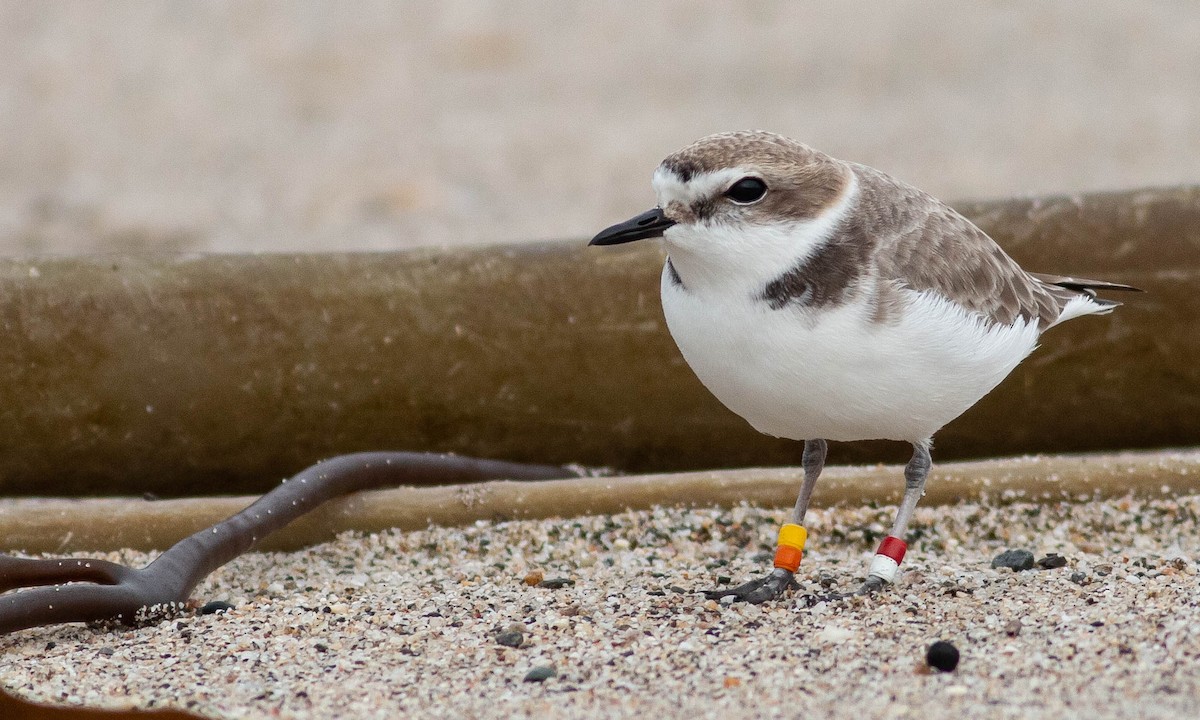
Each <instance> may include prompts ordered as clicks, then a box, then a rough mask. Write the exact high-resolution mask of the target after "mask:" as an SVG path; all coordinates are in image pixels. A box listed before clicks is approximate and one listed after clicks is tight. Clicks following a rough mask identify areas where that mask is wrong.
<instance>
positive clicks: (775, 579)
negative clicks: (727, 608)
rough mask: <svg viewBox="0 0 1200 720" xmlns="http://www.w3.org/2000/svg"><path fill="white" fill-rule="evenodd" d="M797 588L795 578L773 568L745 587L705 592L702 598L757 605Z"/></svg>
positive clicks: (788, 573) (785, 571)
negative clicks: (730, 600) (731, 599)
mask: <svg viewBox="0 0 1200 720" xmlns="http://www.w3.org/2000/svg"><path fill="white" fill-rule="evenodd" d="M797 587H799V584H798V583H797V582H796V579H795V576H794V575H793V574H792V573H790V572H788V571H787V570H784V569H782V568H775V569H774V570H772V571H771V573H770V574H769V575H767V576H766V577H761V578H758V579H757V580H751V581H750V582H748V583H746V584H745V585H738V586H737V587H735V588H728V589H725V590H706V591H705V592H704V597H706V598H708V599H709V600H718V601H719V600H722V599H723V598H733V599H734V601H735V602H748V603H750V604H752V605H758V604H760V603H764V602H766V601H768V600H774V599H775V598H777V597H779V596H780V595H783V593H784V591H785V590H789V589H794V588H797Z"/></svg>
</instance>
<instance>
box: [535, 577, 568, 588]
mask: <svg viewBox="0 0 1200 720" xmlns="http://www.w3.org/2000/svg"><path fill="white" fill-rule="evenodd" d="M574 584H575V581H574V580H572V579H570V578H547V579H545V580H543V581H541V582H540V583H538V584H537V586H538V587H540V588H549V589H551V590H560V589H562V588H565V587H566V586H568V585H574Z"/></svg>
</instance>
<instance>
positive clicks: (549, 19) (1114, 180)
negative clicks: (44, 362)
mask: <svg viewBox="0 0 1200 720" xmlns="http://www.w3.org/2000/svg"><path fill="white" fill-rule="evenodd" d="M1197 37H1200V6H1197V5H1195V4H1193V3H1186V2H1164V3H1155V4H1152V5H1150V4H1138V5H1130V4H1128V3H1124V2H1120V1H1119V0H1104V1H1096V2H1086V3H1082V2H1081V3H1055V4H1023V5H1011V4H1000V3H995V4H991V3H989V4H985V5H978V4H976V5H972V6H969V7H967V6H963V5H962V4H960V3H952V2H948V1H947V2H932V1H927V0H921V1H913V2H898V3H889V4H886V5H873V6H871V7H869V8H864V7H863V6H860V5H856V4H843V5H839V6H837V7H834V8H823V9H821V10H812V9H809V8H808V7H807V6H804V7H801V6H797V5H795V4H791V3H784V2H775V3H768V2H764V3H738V4H726V3H718V2H671V3H646V2H636V3H634V2H626V3H621V4H617V3H604V4H599V3H562V2H553V3H551V2H546V3H516V4H494V5H487V4H480V3H477V2H470V1H468V0H462V1H461V2H442V3H436V4H393V3H384V2H370V3H367V2H363V3H355V4H354V5H353V6H334V5H326V4H317V3H305V4H283V3H257V2H256V3H243V2H207V3H190V2H161V3H155V4H151V5H147V4H144V3H137V2H132V1H128V2H116V1H114V2H106V3H87V2H56V3H28V2H21V1H20V0H0V253H3V254H25V253H64V252H80V251H143V250H222V251H243V250H283V249H304V250H342V249H368V248H370V249H386V248H395V247H403V246H410V245H420V244H431V243H462V242H471V243H474V242H483V241H496V240H499V241H516V240H529V239H543V238H567V237H571V238H578V237H585V236H588V235H590V234H592V233H593V232H594V231H595V230H596V229H598V228H600V227H603V226H605V225H607V224H609V223H611V222H613V221H615V220H620V219H624V218H625V217H627V216H628V215H630V214H631V213H633V212H636V211H640V210H642V209H644V208H645V207H647V206H648V205H649V204H650V203H651V202H652V197H651V195H650V190H649V187H648V185H649V184H648V178H649V174H650V172H651V170H652V169H653V167H654V165H655V164H656V163H657V162H658V160H659V159H660V158H661V157H662V156H663V155H665V154H666V153H668V152H670V151H672V150H674V149H675V148H677V147H678V146H680V145H682V144H684V143H686V142H689V141H691V140H692V139H694V138H695V137H698V136H700V135H703V134H706V133H709V132H714V131H719V130H726V129H733V128H744V127H760V128H767V129H773V130H777V131H780V132H784V133H787V134H790V135H793V136H796V137H798V138H801V139H804V140H806V141H808V142H810V143H812V144H813V145H815V146H817V147H820V148H822V149H825V150H827V151H829V152H831V153H833V154H835V155H838V156H841V157H845V158H847V159H853V160H859V161H862V162H867V163H869V164H872V165H876V166H878V167H881V168H883V169H885V170H888V171H890V172H893V173H894V174H896V175H898V176H899V177H901V178H904V179H906V180H909V181H911V182H914V183H915V184H917V185H919V186H922V187H924V188H926V189H928V190H930V191H932V192H934V193H935V194H937V195H940V196H943V197H947V198H965V197H979V196H999V195H1009V194H1025V193H1035V192H1051V191H1060V190H1070V191H1076V190H1087V189H1096V188H1117V187H1133V186H1139V185H1145V184H1173V183H1179V182H1196V181H1197V180H1200V174H1198V172H1197V169H1196V168H1197V164H1196V158H1197V157H1200V132H1198V131H1197V121H1196V118H1197V117H1200V93H1197V92H1196V91H1195V89H1196V88H1197V87H1200V43H1197V42H1196V41H1195V38H1197ZM1198 511H1200V498H1197V497H1188V498H1184V499H1180V500H1178V501H1173V500H1159V501H1155V502H1152V503H1141V502H1137V503H1133V502H1129V503H1121V502H1109V503H1090V504H1088V503H1085V504H1078V505H1054V506H1047V507H1038V506H1028V505H1009V506H1005V507H1001V508H984V507H979V506H975V505H962V506H957V507H954V508H941V509H922V510H920V511H919V512H918V515H917V519H918V524H917V538H916V540H915V541H914V543H913V547H912V550H911V551H910V555H909V559H908V560H907V561H906V567H907V573H906V574H905V575H904V576H903V578H902V580H901V582H900V583H899V585H898V586H897V587H895V588H893V589H892V590H891V591H889V592H888V593H886V594H885V595H883V596H881V597H878V598H873V599H870V600H858V601H850V602H836V603H820V604H817V605H815V606H814V607H807V606H806V604H805V603H804V602H803V601H802V600H801V597H800V596H796V597H793V598H791V599H789V600H787V601H785V602H781V603H777V604H774V605H771V606H768V607H765V608H756V607H746V606H732V607H725V606H721V605H718V604H715V603H711V602H707V601H705V600H704V599H703V598H702V597H701V596H699V595H697V594H696V592H695V591H697V590H699V589H703V588H708V587H711V586H713V585H714V584H715V583H717V582H719V581H720V580H721V578H722V576H725V577H729V578H731V579H735V580H741V579H744V578H746V577H748V576H749V575H750V574H752V573H754V572H756V571H758V570H759V569H761V568H762V567H763V566H764V565H765V561H763V560H762V559H761V558H760V559H759V560H753V558H754V556H755V555H756V554H758V553H761V552H762V551H763V550H764V548H766V547H768V546H769V545H770V544H771V541H772V537H773V534H774V532H775V528H776V526H777V523H778V522H779V521H780V520H781V519H782V517H783V514H782V513H781V512H776V511H760V510H751V509H739V510H734V511H715V510H714V511H687V510H662V511H655V512H638V513H629V514H624V515H617V516H613V517H587V518H573V519H566V520H559V521H538V522H532V521H531V522H515V523H507V524H502V525H490V524H483V525H480V526H478V527H475V528H471V529H469V530H466V531H463V530H428V531H422V532H415V533H405V534H400V533H387V534H383V535H377V536H368V537H365V538H363V537H346V538H343V539H342V540H340V541H338V542H335V543H332V544H328V545H323V546H320V547H318V548H315V549H313V550H312V551H310V552H305V553H296V554H279V555H264V554H252V555H249V556H246V557H244V558H241V559H239V560H237V561H235V562H234V563H233V564H231V565H230V566H229V567H227V568H226V569H224V570H222V571H220V572H218V573H217V574H216V575H214V576H213V578H212V579H211V580H210V581H209V582H207V583H206V584H205V585H204V586H203V587H202V588H201V589H200V591H199V592H198V597H202V598H205V599H224V600H228V601H230V602H232V603H234V604H235V605H236V608H235V609H234V610H233V611H232V612H230V613H228V614H226V615H220V616H214V615H205V616H192V615H188V616H181V617H178V618H175V619H172V620H169V621H165V622H161V623H158V624H155V625H151V626H148V627H143V628H140V629H136V630H130V629H117V630H109V629H95V628H85V627H80V626H72V627H60V628H50V629H40V630H31V631H25V632H22V633H18V634H16V635H14V636H11V637H7V638H3V639H0V652H2V655H0V684H3V685H4V686H6V687H10V688H13V689H14V690H15V691H16V692H19V693H20V694H22V695H24V696H27V697H31V698H35V699H40V700H52V699H53V700H59V701H63V702H70V703H81V702H86V703H89V704H106V705H118V704H131V703H132V704H136V705H138V706H143V707H145V706H150V705H154V706H162V705H177V706H180V707H189V708H192V709H194V710H197V711H200V712H203V713H205V714H208V715H211V716H213V717H228V718H236V717H252V718H260V717H263V718H265V717H276V716H279V717H286V718H328V717H336V716H344V717H355V718H375V717H379V718H384V717H388V718H390V717H399V716H403V715H408V716H413V717H444V716H446V715H447V714H448V713H451V714H455V715H459V716H464V717H511V716H521V715H529V716H547V715H552V714H553V715H563V716H568V717H575V716H580V717H614V716H615V717H629V716H645V715H646V714H648V713H654V714H658V715H661V716H664V717H684V716H694V717H722V718H725V717H741V716H804V715H812V716H816V717H853V718H856V719H858V718H866V717H870V718H875V717H879V718H891V717H928V718H940V717H946V718H961V717H972V718H973V717H1014V718H1016V717H1020V718H1025V717H1033V718H1055V719H1057V718H1062V717H1082V716H1087V717H1089V718H1108V717H1113V718H1116V717H1130V716H1139V717H1164V718H1166V717H1172V718H1174V717H1179V716H1195V715H1196V714H1197V713H1198V712H1200V679H1198V678H1200V676H1198V675H1197V673H1196V667H1197V662H1198V661H1200V631H1198V630H1197V628H1200V608H1198V605H1197V586H1198V580H1197V575H1196V563H1197V558H1198V557H1200V530H1198V527H1197V512H1198ZM889 518H890V510H888V509H875V508H853V509H840V510H834V511H820V512H816V513H815V514H814V516H813V517H812V521H811V522H810V526H811V528H812V530H813V540H812V541H811V542H810V552H809V555H808V557H807V558H806V561H805V566H804V567H805V573H806V576H805V577H806V579H805V585H804V588H803V589H802V591H801V595H805V594H808V595H811V594H814V593H819V592H823V591H824V590H825V587H824V585H825V584H826V583H828V584H830V585H832V586H833V587H838V588H843V589H846V588H849V587H851V586H853V585H854V583H855V582H856V581H857V578H858V577H859V576H860V574H861V573H862V572H863V569H864V568H865V566H866V562H867V558H868V556H869V555H870V553H871V551H872V549H873V547H874V543H875V539H876V536H877V535H878V534H879V533H880V532H881V531H882V529H883V527H884V525H885V524H886V523H887V522H888V520H889ZM1007 547H1025V548H1028V549H1030V550H1032V551H1034V552H1036V553H1038V555H1039V556H1041V554H1043V553H1047V552H1058V553H1061V554H1063V555H1065V556H1066V557H1067V558H1068V560H1069V565H1068V566H1067V567H1065V568H1061V569H1058V570H1046V571H1029V572H1024V573H1019V574H1014V573H1012V572H1011V571H1007V570H1005V571H997V570H993V569H991V568H990V566H989V561H990V559H991V558H992V557H993V556H994V555H995V554H996V553H998V552H1000V551H1001V550H1003V549H1005V548H1007ZM112 557H114V558H120V559H123V560H125V561H130V562H141V561H143V560H144V559H145V558H144V557H143V556H140V555H137V554H135V553H124V554H117V555H114V556H112ZM531 571H541V572H543V573H544V574H545V576H546V577H551V578H553V577H565V578H569V579H571V580H573V581H574V584H573V585H568V586H566V587H563V588H561V589H556V590H554V589H547V588H536V587H529V586H527V585H525V584H523V583H522V580H523V578H524V577H525V576H526V575H527V574H528V573H530V572H531ZM822 579H826V580H825V582H822ZM1016 621H1020V627H1019V629H1017V626H1016V624H1015V622H1016ZM512 626H517V627H519V628H520V629H521V632H520V636H521V638H522V640H523V644H522V646H521V647H518V648H512V647H506V646H504V645H500V644H499V643H498V642H497V635H498V633H500V632H503V631H505V630H509V629H510V628H512ZM1014 631H1015V634H1013V633H1014ZM938 638H944V639H947V640H950V641H951V642H953V643H954V644H955V645H956V646H957V647H958V648H959V649H960V650H961V652H962V662H961V664H960V666H959V669H958V670H957V671H956V672H954V673H950V674H924V673H922V672H921V668H922V663H921V657H922V654H923V651H924V648H925V646H926V645H927V644H928V643H930V642H931V641H933V640H935V639H938ZM544 665H553V666H554V667H555V669H556V672H557V676H556V677H554V678H552V679H549V680H547V681H545V682H542V683H532V682H531V683H527V682H523V678H524V677H525V675H526V673H528V672H529V671H530V670H531V669H533V668H535V667H538V666H544Z"/></svg>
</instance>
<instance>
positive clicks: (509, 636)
mask: <svg viewBox="0 0 1200 720" xmlns="http://www.w3.org/2000/svg"><path fill="white" fill-rule="evenodd" d="M524 642H525V633H524V632H522V631H521V630H519V629H518V628H514V627H510V628H508V629H507V630H503V631H501V632H499V633H497V634H496V643H497V644H500V645H503V646H505V647H510V648H519V647H521V645H522V644H524Z"/></svg>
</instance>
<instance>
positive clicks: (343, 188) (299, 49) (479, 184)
mask: <svg viewBox="0 0 1200 720" xmlns="http://www.w3.org/2000/svg"><path fill="white" fill-rule="evenodd" d="M1197 37H1200V5H1197V4H1195V3H1189V2H1184V1H1182V0H1180V1H1176V2H1160V3H1152V4H1148V3H1137V4H1130V3H1127V2H1122V1H1121V0H1089V1H1087V2H1060V3H1019V4H1012V3H972V4H966V5H964V4H962V3H957V2H951V1H949V0H945V1H931V0H912V1H906V2H894V3H882V4H876V5H872V6H870V7H865V6H862V5H859V4H857V3H843V4H838V5H834V6H810V5H805V4H796V3H789V2H782V1H777V2H740V3H724V2H717V1H715V0H709V1H705V2H691V1H689V2H683V1H676V2H643V1H638V2H633V1H632V0H630V1H626V2H612V3H586V2H559V1H556V0H555V1H552V0H546V1H545V2H520V3H480V2H476V1H475V0H454V1H448V2H438V3H391V2H357V3H353V4H349V5H346V4H333V3H316V2H306V3H277V2H232V1H225V2H220V1H214V2H203V3H196V2H185V1H182V0H175V1H164V2H157V3H152V4H149V5H147V4H145V3H140V2H134V1H132V0H124V1H116V0H114V1H112V2H104V3H91V2H80V1H75V2H54V3H45V2H38V3H31V2H23V1H22V0H0V253H7V254H13V253H41V252H55V253H60V252H74V251H79V250H100V251H113V250H125V251H140V250H147V249H167V250H175V249H182V250H223V251H241V250H283V249H306V250H336V249H349V248H374V249H388V248H396V247H403V246H408V245H416V244H430V243H460V242H472V243H474V242H484V241H516V240H534V239H548V238H580V237H590V236H591V235H592V234H594V233H595V232H596V231H597V230H598V229H600V228H602V227H605V226H607V225H609V224H611V223H612V222H615V221H617V220H621V219H624V218H626V217H628V216H630V215H631V214H633V213H634V212H640V211H641V210H643V209H645V208H646V207H648V206H649V205H650V204H652V202H653V199H652V195H651V192H650V189H649V177H650V173H651V171H652V170H653V168H654V167H655V165H656V164H657V163H658V161H659V160H660V159H661V158H662V157H663V156H665V155H666V154H667V153H669V152H671V151H673V150H675V149H676V148H678V147H679V146H681V145H683V144H685V143H687V142H690V141H691V140H693V139H695V138H697V137H699V136H701V135H705V134H708V133H711V132H716V131H721V130H731V129H739V128H763V129H771V130H776V131H779V132H783V133H785V134H789V135H792V136H795V137H797V138H800V139H803V140H805V141H807V142H809V143H811V144H813V145H814V146H816V147H819V148H821V149H824V150H826V151H828V152H830V153H832V154H834V155H836V156H839V157H845V158H847V159H851V160H858V161H861V162H866V163H868V164H871V165H875V166H878V167H880V168H883V169H885V170H887V171H889V172H892V173H894V174H895V175H897V176H898V177H901V178H903V179H906V180H909V181H911V182H913V183H915V184H917V185H918V186H920V187H923V188H925V189H927V190H929V191H931V192H933V193H934V194H935V195H938V196H941V197H945V198H947V199H963V198H968V197H982V196H1003V195H1010V194H1026V193H1042V192H1053V191H1080V190H1089V189H1097V188H1128V187H1136V186H1142V185H1147V184H1174V183H1180V182H1197V181H1200V171H1198V170H1197V158H1198V157H1200V127H1198V125H1197V118H1198V117H1200V93H1197V92H1196V88H1197V87H1200V43H1197V42H1196V38H1197Z"/></svg>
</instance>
